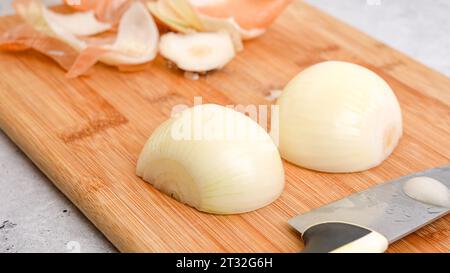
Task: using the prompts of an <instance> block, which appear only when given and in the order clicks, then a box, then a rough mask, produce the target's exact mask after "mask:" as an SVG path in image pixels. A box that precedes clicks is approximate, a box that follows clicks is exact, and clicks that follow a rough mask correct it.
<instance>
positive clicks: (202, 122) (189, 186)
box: [136, 104, 284, 214]
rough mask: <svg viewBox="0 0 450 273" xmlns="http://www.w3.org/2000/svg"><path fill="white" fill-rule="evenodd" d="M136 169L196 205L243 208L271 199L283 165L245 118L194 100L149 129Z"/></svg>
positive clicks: (227, 210)
mask: <svg viewBox="0 0 450 273" xmlns="http://www.w3.org/2000/svg"><path fill="white" fill-rule="evenodd" d="M136 173H137V175H138V176H140V177H142V178H143V179H144V180H145V181H148V182H149V183H151V184H152V185H153V186H155V187H156V188H157V189H159V190H161V191H162V192H164V193H166V194H167V195H169V196H172V197H174V198H175V199H177V200H179V201H181V202H183V203H186V204H188V205H189V206H192V207H195V208H196V209H198V210H200V211H204V212H209V213H216V214H233V213H243V212H248V211H252V210H256V209H258V208H261V207H263V206H266V205H268V204H270V203H271V202H273V201H274V200H275V199H276V198H278V196H279V195H280V194H281V192H282V191H283V188H284V170H283V165H282V162H281V158H280V155H279V153H278V150H277V147H276V146H275V144H274V143H273V141H272V139H271V138H270V136H269V135H268V134H267V133H266V132H265V131H264V129H263V128H262V127H260V126H259V125H258V124H257V123H256V122H254V121H253V120H252V119H250V118H249V117H247V116H245V115H244V114H242V113H239V112H237V111H234V110H232V109H230V108H226V107H223V106H219V105H213V104H208V105H198V106H195V107H193V108H189V109H187V110H185V111H183V112H182V113H180V114H179V115H177V116H175V117H173V118H171V119H169V120H168V121H166V122H165V123H163V124H162V125H161V126H160V127H159V128H158V129H156V130H155V131H154V133H153V134H152V136H151V137H150V139H149V140H148V141H147V143H146V144H145V147H144V148H143V150H142V152H141V155H140V157H139V160H138V163H137V168H136Z"/></svg>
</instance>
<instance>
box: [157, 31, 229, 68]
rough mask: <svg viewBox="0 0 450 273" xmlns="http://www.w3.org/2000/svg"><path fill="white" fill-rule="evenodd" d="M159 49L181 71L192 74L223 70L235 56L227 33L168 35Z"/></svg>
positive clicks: (164, 36)
mask: <svg viewBox="0 0 450 273" xmlns="http://www.w3.org/2000/svg"><path fill="white" fill-rule="evenodd" d="M159 49H160V53H161V55H162V56H164V57H165V58H167V59H169V60H171V61H172V62H174V63H175V64H176V65H177V66H178V67H179V68H180V69H182V70H185V71H192V72H205V71H210V70H214V69H219V68H222V67H223V66H225V65H226V64H227V63H228V62H230V61H231V60H232V59H233V58H234V56H235V51H234V46H233V43H232V41H231V38H230V36H229V34H228V33H227V32H198V33H191V34H176V33H167V34H164V35H163V36H162V37H161V41H160V45H159Z"/></svg>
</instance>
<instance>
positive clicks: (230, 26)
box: [147, 0, 244, 51]
mask: <svg viewBox="0 0 450 273" xmlns="http://www.w3.org/2000/svg"><path fill="white" fill-rule="evenodd" d="M176 4H178V5H176ZM147 6H148V8H149V10H150V12H151V13H152V14H153V15H154V16H155V17H156V18H158V20H159V21H161V22H162V23H163V24H165V25H166V26H168V27H169V28H170V29H171V30H174V31H177V32H181V33H184V34H190V33H193V32H195V31H199V32H216V31H226V32H228V33H229V34H230V37H231V38H232V41H233V44H234V48H235V50H236V51H241V50H242V49H243V48H244V46H243V44H242V38H243V37H242V35H241V29H240V28H239V26H238V25H237V24H236V22H234V20H233V19H222V18H214V17H210V16H206V15H201V14H197V12H196V11H195V10H194V9H193V8H192V7H191V6H190V4H189V3H188V2H187V1H186V0H176V1H174V0H159V1H156V2H149V3H148V4H147Z"/></svg>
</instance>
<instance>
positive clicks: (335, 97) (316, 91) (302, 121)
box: [277, 62, 402, 173]
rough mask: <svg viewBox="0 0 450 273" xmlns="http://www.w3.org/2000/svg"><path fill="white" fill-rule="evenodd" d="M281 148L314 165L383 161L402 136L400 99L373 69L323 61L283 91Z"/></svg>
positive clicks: (346, 168)
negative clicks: (398, 99)
mask: <svg viewBox="0 0 450 273" xmlns="http://www.w3.org/2000/svg"><path fill="white" fill-rule="evenodd" d="M277 104H278V105H279V107H280V109H279V110H280V132H279V133H280V136H279V138H280V151H281V155H282V157H283V158H285V159H286V160H288V161H290V162H292V163H294V164H296V165H299V166H303V167H306V168H309V169H313V170H318V171H324V172H332V173H346V172H357V171H363V170H367V169H370V168H372V167H375V166H377V165H379V164H380V163H381V162H382V161H384V160H385V159H386V158H387V157H388V156H389V155H390V154H391V153H392V151H393V150H394V148H395V147H396V146H397V143H398V141H399V139H400V137H401V135H402V116H401V110H400V106H399V103H398V101H397V98H396V97H395V95H394V93H393V92H392V90H391V88H390V87H389V85H388V84H387V83H386V82H385V81H384V80H383V79H382V78H380V77H379V76H378V75H376V74H375V73H373V72H372V71H370V70H368V69H366V68H364V67H361V66H359V65H355V64H350V63H345V62H324V63H320V64H317V65H314V66H312V67H310V68H308V69H306V70H305V71H303V72H301V73H300V74H299V75H297V76H296V77H295V78H294V79H293V80H292V81H291V82H290V83H289V84H288V85H287V86H286V88H285V89H284V91H283V93H282V95H281V97H280V98H279V99H278V101H277Z"/></svg>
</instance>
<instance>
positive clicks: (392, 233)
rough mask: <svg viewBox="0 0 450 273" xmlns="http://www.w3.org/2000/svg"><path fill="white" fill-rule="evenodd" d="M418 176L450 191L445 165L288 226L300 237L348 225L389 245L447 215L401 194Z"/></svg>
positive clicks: (338, 203) (446, 210) (445, 210)
mask: <svg viewBox="0 0 450 273" xmlns="http://www.w3.org/2000/svg"><path fill="white" fill-rule="evenodd" d="M419 176H428V177H431V178H434V179H437V180H439V181H440V182H442V183H443V184H445V185H446V186H447V187H450V165H446V166H442V167H439V168H435V169H429V170H426V171H424V172H420V173H415V174H411V175H407V176H403V177H401V178H398V179H395V180H392V181H389V182H386V183H383V184H380V185H377V186H374V187H371V188H369V189H367V190H364V191H362V192H359V193H355V194H353V195H351V196H348V197H346V198H344V199H341V200H339V201H336V202H333V203H331V204H328V205H326V206H323V207H320V208H317V209H314V210H312V211H310V212H308V213H305V214H303V215H299V216H296V217H294V218H292V219H291V220H289V224H290V225H291V226H293V227H294V228H295V229H297V230H298V231H299V232H300V233H302V234H303V233H304V232H305V231H306V230H307V229H308V228H309V227H311V226H314V225H316V224H320V223H324V222H346V223H352V224H355V225H359V226H362V227H366V228H369V229H372V230H374V231H376V232H378V233H380V234H382V235H384V236H385V237H386V238H387V239H388V241H389V243H392V242H394V241H397V240H399V239H401V238H402V237H404V236H406V235H408V234H410V233H412V232H414V231H416V230H417V229H419V228H421V227H423V226H425V225H427V224H429V223H431V222H433V221H434V220H436V219H438V218H440V217H443V216H445V215H446V214H448V213H449V212H450V209H449V208H442V207H436V206H433V205H429V204H425V203H422V202H420V201H417V200H415V199H412V198H410V197H409V196H407V195H406V194H405V193H404V192H403V184H404V183H405V182H406V181H408V180H409V179H411V178H413V177H419Z"/></svg>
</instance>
